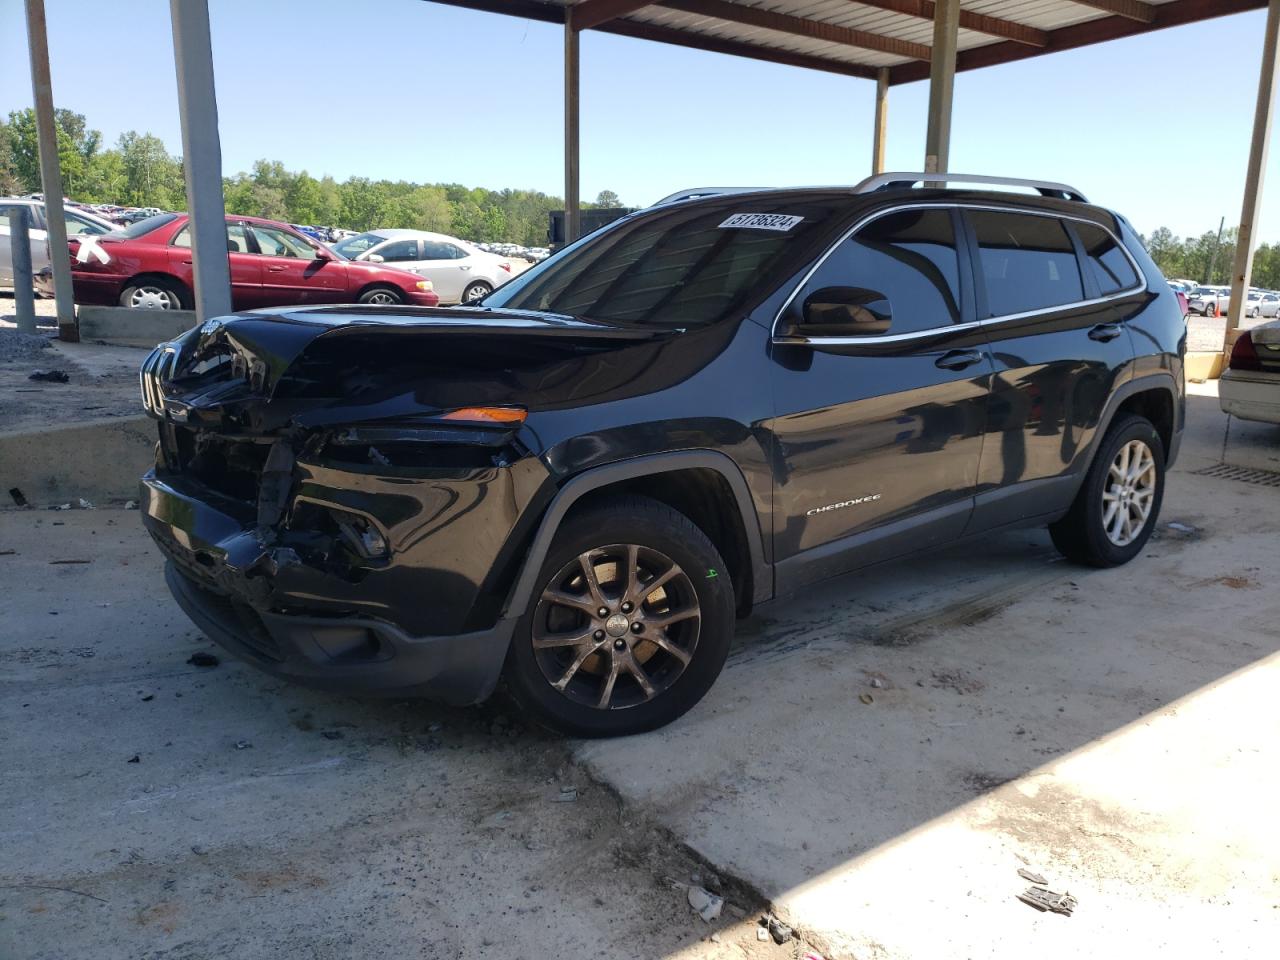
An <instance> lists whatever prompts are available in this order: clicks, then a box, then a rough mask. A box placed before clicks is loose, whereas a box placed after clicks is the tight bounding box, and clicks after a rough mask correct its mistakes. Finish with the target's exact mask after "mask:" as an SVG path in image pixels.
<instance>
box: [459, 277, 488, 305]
mask: <svg viewBox="0 0 1280 960" xmlns="http://www.w3.org/2000/svg"><path fill="white" fill-rule="evenodd" d="M491 293H493V287H491V286H489V284H487V283H485V282H484V281H483V280H476V281H475V282H473V283H469V284H467V288H466V289H465V290H463V291H462V303H463V305H464V306H465V305H466V304H468V303H473V302H475V301H476V300H479V299H480V298H481V297H487V296H488V295H489V294H491Z"/></svg>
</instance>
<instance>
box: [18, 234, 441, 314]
mask: <svg viewBox="0 0 1280 960" xmlns="http://www.w3.org/2000/svg"><path fill="white" fill-rule="evenodd" d="M226 237H227V260H228V262H229V265H230V268H231V303H232V307H233V308H234V309H236V310H251V309H255V308H257V307H275V306H286V305H294V304H316V303H367V304H381V305H394V304H415V305H418V306H425V307H434V306H437V305H438V304H439V303H440V297H439V296H437V295H436V293H435V291H434V290H433V289H432V286H431V281H430V280H424V279H423V278H422V277H420V276H418V275H417V274H414V273H410V272H408V271H407V270H397V269H395V268H394V267H387V266H383V265H382V264H380V263H367V262H366V263H361V262H356V261H352V260H348V259H347V258H346V257H344V256H342V255H341V254H340V253H335V252H334V251H333V250H331V249H329V248H328V247H326V246H325V245H324V244H322V243H318V242H317V241H315V240H313V239H311V238H310V237H307V236H304V235H303V234H301V233H299V232H297V231H296V230H294V229H293V228H292V227H290V226H289V225H288V224H284V223H277V222H275V221H272V220H263V219H262V218H260V217H241V216H229V217H227V227H226ZM68 243H69V246H70V253H71V260H72V264H71V277H72V281H73V284H74V288H75V298H76V302H77V303H91V304H103V305H107V306H113V305H116V304H119V305H120V306H124V307H138V308H144V309H152V310H177V309H183V308H185V309H190V308H191V307H192V306H193V290H194V286H193V283H192V251H191V229H190V225H189V217H188V216H187V214H185V213H160V214H156V215H155V216H152V217H148V218H147V219H145V220H140V221H138V222H137V223H134V224H131V225H130V226H128V227H124V228H122V229H119V230H114V231H112V232H110V233H102V234H97V235H88V234H83V235H80V236H78V237H73V238H71V239H70V240H69V241H68ZM36 289H37V291H38V292H40V293H41V294H43V295H45V296H52V294H53V281H52V276H51V272H50V271H47V270H46V271H44V272H43V273H41V274H39V275H37V278H36Z"/></svg>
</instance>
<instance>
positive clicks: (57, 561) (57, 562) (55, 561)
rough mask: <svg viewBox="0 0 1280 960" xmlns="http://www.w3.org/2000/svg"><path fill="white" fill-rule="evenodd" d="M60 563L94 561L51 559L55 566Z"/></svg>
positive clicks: (50, 562) (51, 563)
mask: <svg viewBox="0 0 1280 960" xmlns="http://www.w3.org/2000/svg"><path fill="white" fill-rule="evenodd" d="M60 563H93V561H92V560H50V561H49V565H50V566H55V565H57V564H60Z"/></svg>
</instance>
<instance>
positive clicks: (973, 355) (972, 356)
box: [933, 350, 982, 370]
mask: <svg viewBox="0 0 1280 960" xmlns="http://www.w3.org/2000/svg"><path fill="white" fill-rule="evenodd" d="M981 362H982V354H981V353H979V352H978V351H977V350H952V351H950V352H948V353H944V354H943V355H942V356H940V357H939V358H938V359H937V360H935V361H933V365H934V366H935V367H939V368H941V369H943V370H963V369H964V368H965V367H971V366H973V365H974V364H975V363H981Z"/></svg>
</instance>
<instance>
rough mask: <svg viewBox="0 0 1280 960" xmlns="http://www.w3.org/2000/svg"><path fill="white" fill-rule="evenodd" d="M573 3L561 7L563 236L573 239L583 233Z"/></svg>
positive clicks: (568, 240)
mask: <svg viewBox="0 0 1280 960" xmlns="http://www.w3.org/2000/svg"><path fill="white" fill-rule="evenodd" d="M579 37H580V34H579V32H578V30H577V28H576V27H575V26H574V23H573V7H565V10H564V240H565V243H573V241H575V240H577V239H578V237H579V236H580V235H581V234H582V209H581V207H582V200H581V197H580V196H579V192H580V187H579V183H578V160H579V96H578V73H579V57H578V40H579Z"/></svg>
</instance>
